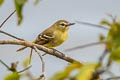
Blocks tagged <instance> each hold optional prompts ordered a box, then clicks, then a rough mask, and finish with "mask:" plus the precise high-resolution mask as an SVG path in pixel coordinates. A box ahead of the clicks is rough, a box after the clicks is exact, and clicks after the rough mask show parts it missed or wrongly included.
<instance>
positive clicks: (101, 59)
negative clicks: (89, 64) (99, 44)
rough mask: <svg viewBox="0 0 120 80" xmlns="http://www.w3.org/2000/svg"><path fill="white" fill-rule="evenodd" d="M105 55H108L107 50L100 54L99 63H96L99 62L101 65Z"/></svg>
mask: <svg viewBox="0 0 120 80" xmlns="http://www.w3.org/2000/svg"><path fill="white" fill-rule="evenodd" d="M107 53H108V50H106V49H105V50H104V51H103V54H102V55H101V56H100V58H99V61H98V62H99V63H100V64H102V62H103V59H104V58H105V56H106V55H107Z"/></svg>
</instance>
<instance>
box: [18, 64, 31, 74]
mask: <svg viewBox="0 0 120 80" xmlns="http://www.w3.org/2000/svg"><path fill="white" fill-rule="evenodd" d="M31 67H32V65H31V66H28V67H26V68H25V69H23V70H21V71H18V73H21V72H24V71H26V70H28V69H30V68H31Z"/></svg>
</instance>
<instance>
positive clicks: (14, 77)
mask: <svg viewBox="0 0 120 80" xmlns="http://www.w3.org/2000/svg"><path fill="white" fill-rule="evenodd" d="M19 79H20V74H19V73H17V72H13V73H10V74H8V75H7V76H6V77H5V78H4V80H19Z"/></svg>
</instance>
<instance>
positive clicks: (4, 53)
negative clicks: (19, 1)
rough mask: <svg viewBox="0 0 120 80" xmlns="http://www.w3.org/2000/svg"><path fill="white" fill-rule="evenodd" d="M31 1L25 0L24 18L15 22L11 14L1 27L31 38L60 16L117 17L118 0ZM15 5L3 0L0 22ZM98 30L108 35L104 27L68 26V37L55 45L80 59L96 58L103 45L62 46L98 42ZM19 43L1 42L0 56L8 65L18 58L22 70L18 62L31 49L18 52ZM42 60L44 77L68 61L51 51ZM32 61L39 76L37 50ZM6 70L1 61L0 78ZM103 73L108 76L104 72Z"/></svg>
mask: <svg viewBox="0 0 120 80" xmlns="http://www.w3.org/2000/svg"><path fill="white" fill-rule="evenodd" d="M33 2H34V0H28V2H27V4H26V5H25V7H24V10H23V15H24V20H23V23H22V24H21V25H20V26H18V25H17V17H16V14H14V15H13V16H12V17H11V18H10V19H9V20H8V21H7V22H6V23H5V25H4V26H3V27H2V30H3V31H6V32H8V33H11V34H13V35H15V36H17V37H20V38H23V39H25V40H27V41H32V40H34V39H35V38H36V37H37V35H38V34H39V33H41V32H42V31H43V30H45V29H46V28H48V27H49V26H50V25H52V24H53V23H54V22H56V21H57V20H60V19H65V20H68V21H70V22H75V21H76V20H78V21H84V22H89V23H94V24H99V22H100V20H101V19H103V18H106V19H108V20H111V19H110V18H109V17H108V16H107V13H110V14H112V15H117V17H118V18H120V14H119V13H120V8H119V7H120V4H119V3H120V1H119V0H41V1H40V2H39V3H38V4H37V5H33ZM14 9H15V8H14V1H13V0H5V3H4V4H3V6H1V7H0V23H2V21H3V20H4V19H6V17H7V16H8V15H9V14H10V13H11V12H12V11H13V10H14ZM99 34H104V35H107V31H106V30H103V29H99V28H94V27H90V26H86V25H81V24H76V25H74V26H72V27H71V28H70V30H69V38H68V40H67V41H66V42H65V43H64V44H62V45H61V46H59V47H57V48H56V49H58V50H59V51H61V52H63V53H64V54H66V55H67V56H70V57H72V58H74V59H77V60H79V61H81V62H85V63H86V62H97V61H98V58H99V57H100V55H101V53H102V52H103V50H104V45H96V46H91V47H87V48H84V49H79V50H76V51H71V52H65V49H68V48H71V47H74V46H79V45H84V44H87V43H91V42H97V41H98V39H99ZM8 39H11V40H13V38H10V37H8V36H6V35H4V34H0V40H8ZM19 47H21V46H13V45H1V46H0V59H2V60H3V61H4V62H5V63H7V64H8V65H10V63H11V62H16V61H19V65H18V70H21V69H23V67H22V66H21V64H22V62H23V60H24V59H26V58H28V57H29V53H30V49H29V48H27V49H25V50H24V51H21V52H18V53H17V52H16V50H17V49H18V48H19ZM41 53H43V52H41ZM44 61H45V63H46V76H47V77H50V76H52V75H53V74H54V73H55V72H57V71H60V70H62V69H63V68H64V67H65V66H67V65H68V62H66V61H63V60H61V59H58V58H56V57H54V56H50V55H46V56H44ZM31 64H32V68H30V71H31V72H32V73H33V75H34V77H38V76H39V75H40V74H41V62H40V59H39V57H38V55H37V54H33V57H32V63H31ZM113 69H114V70H113ZM112 70H113V73H115V74H116V75H118V73H119V74H120V68H119V66H117V64H113V66H112ZM8 73H10V72H9V71H7V69H6V67H4V66H3V65H2V64H0V80H3V78H4V76H5V75H6V74H8ZM104 77H107V75H105V76H104Z"/></svg>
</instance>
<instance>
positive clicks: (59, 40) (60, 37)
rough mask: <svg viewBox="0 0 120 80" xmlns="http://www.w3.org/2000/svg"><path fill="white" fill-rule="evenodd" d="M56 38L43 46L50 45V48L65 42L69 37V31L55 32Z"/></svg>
mask: <svg viewBox="0 0 120 80" xmlns="http://www.w3.org/2000/svg"><path fill="white" fill-rule="evenodd" d="M54 35H55V38H54V39H53V40H51V41H50V42H49V43H47V44H44V45H43V46H45V47H48V48H53V47H57V46H59V45H61V44H62V43H63V42H65V41H66V40H67V37H68V32H67V31H66V32H64V33H63V32H60V31H56V32H54Z"/></svg>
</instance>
